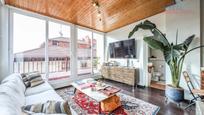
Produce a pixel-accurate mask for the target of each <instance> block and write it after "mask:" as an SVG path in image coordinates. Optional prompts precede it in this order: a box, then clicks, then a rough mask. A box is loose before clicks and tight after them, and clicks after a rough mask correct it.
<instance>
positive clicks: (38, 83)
mask: <svg viewBox="0 0 204 115" xmlns="http://www.w3.org/2000/svg"><path fill="white" fill-rule="evenodd" d="M43 83H44V81H43V80H41V81H32V80H31V81H30V87H35V86H38V85H40V84H43Z"/></svg>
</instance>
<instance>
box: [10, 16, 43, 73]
mask: <svg viewBox="0 0 204 115" xmlns="http://www.w3.org/2000/svg"><path fill="white" fill-rule="evenodd" d="M45 23H46V22H45V21H44V20H41V19H37V18H33V17H29V16H25V15H21V14H17V13H14V14H13V56H14V60H13V69H14V72H19V73H24V72H33V71H39V72H41V73H42V74H43V75H44V74H45V45H44V44H45V40H46V39H45Z"/></svg>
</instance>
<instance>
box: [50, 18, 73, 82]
mask: <svg viewBox="0 0 204 115" xmlns="http://www.w3.org/2000/svg"><path fill="white" fill-rule="evenodd" d="M48 24H49V39H48V51H47V52H48V60H49V61H48V72H49V74H48V80H49V81H54V80H64V79H66V78H69V77H70V73H71V72H70V26H68V25H64V24H61V23H56V22H52V21H49V23H48Z"/></svg>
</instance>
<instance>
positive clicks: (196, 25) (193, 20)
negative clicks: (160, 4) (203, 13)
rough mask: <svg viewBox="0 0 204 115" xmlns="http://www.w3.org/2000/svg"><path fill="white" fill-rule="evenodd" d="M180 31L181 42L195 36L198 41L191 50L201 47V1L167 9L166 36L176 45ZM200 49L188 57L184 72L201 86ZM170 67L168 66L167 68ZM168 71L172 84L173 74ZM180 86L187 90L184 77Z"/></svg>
mask: <svg viewBox="0 0 204 115" xmlns="http://www.w3.org/2000/svg"><path fill="white" fill-rule="evenodd" d="M177 29H178V31H179V40H178V41H179V42H183V41H184V40H185V39H186V38H187V37H188V36H190V35H192V34H195V35H196V39H195V41H193V43H192V45H191V47H190V48H192V47H195V46H199V45H200V0H184V1H183V2H179V3H177V4H176V5H173V6H170V7H168V8H167V9H166V35H167V38H169V39H168V40H169V41H170V42H174V43H175V36H176V30H177ZM200 62H201V61H200V49H198V50H196V51H194V52H192V53H190V54H189V55H187V56H186V60H185V62H184V67H183V70H187V71H188V72H189V73H190V75H191V76H193V77H192V79H193V80H194V83H195V84H197V85H198V84H199V82H198V80H199V75H200ZM167 67H168V66H167ZM166 70H167V72H166V73H167V76H166V77H167V78H166V79H167V84H169V83H171V74H170V72H169V68H167V69H166ZM180 86H181V87H183V88H185V89H186V90H188V89H187V86H186V83H185V81H184V78H183V75H182V76H181V82H180ZM197 87H198V86H197Z"/></svg>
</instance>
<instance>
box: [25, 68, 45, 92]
mask: <svg viewBox="0 0 204 115" xmlns="http://www.w3.org/2000/svg"><path fill="white" fill-rule="evenodd" d="M21 76H22V79H23V82H24V84H25V86H26V88H29V87H35V86H38V85H40V84H42V83H44V81H43V79H42V77H41V74H40V73H39V72H31V73H22V74H21Z"/></svg>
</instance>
